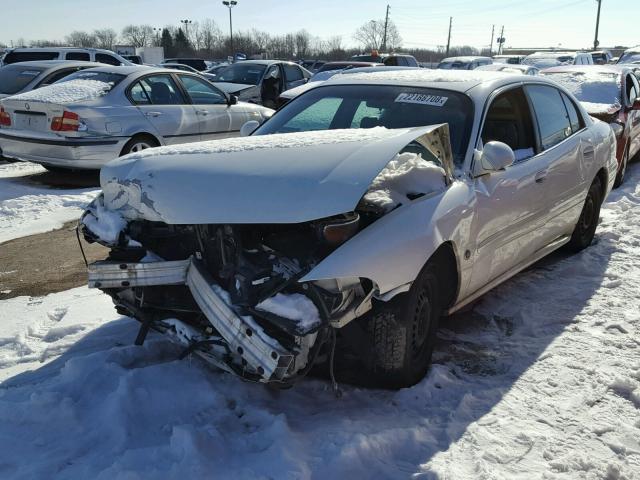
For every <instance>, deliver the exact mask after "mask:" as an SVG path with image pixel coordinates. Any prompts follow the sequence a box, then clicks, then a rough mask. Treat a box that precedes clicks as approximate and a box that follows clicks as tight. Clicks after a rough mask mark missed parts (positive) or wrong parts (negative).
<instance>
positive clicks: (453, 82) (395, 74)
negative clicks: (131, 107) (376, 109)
mask: <svg viewBox="0 0 640 480" xmlns="http://www.w3.org/2000/svg"><path fill="white" fill-rule="evenodd" d="M532 78H534V77H531V76H530V75H519V74H516V73H514V74H505V73H504V72H499V71H497V72H496V71H490V72H487V71H482V72H478V71H476V70H470V71H466V70H427V69H424V68H416V69H406V70H392V71H390V70H384V71H375V72H368V73H354V74H350V75H337V76H335V75H334V76H333V77H331V78H330V79H329V80H327V81H326V82H325V83H324V85H327V84H332V85H338V84H340V85H342V84H344V85H347V84H371V85H406V86H412V87H428V88H444V89H447V90H453V91H457V92H461V93H464V92H467V91H468V90H470V89H472V88H474V87H476V86H478V85H480V84H486V85H488V86H491V85H493V86H494V87H496V88H497V87H498V86H500V85H502V84H508V83H511V82H512V81H513V80H514V79H515V80H520V81H523V80H526V81H527V82H530V81H532ZM536 81H537V80H536ZM549 83H552V82H551V81H549Z"/></svg>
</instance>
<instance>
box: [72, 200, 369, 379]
mask: <svg viewBox="0 0 640 480" xmlns="http://www.w3.org/2000/svg"><path fill="white" fill-rule="evenodd" d="M102 213H103V214H104V212H102ZM94 215H98V213H97V212H96V209H95V208H94V209H91V208H90V209H89V210H87V212H85V215H84V216H83V219H82V232H83V234H84V236H85V239H86V240H88V241H90V242H94V241H97V242H100V243H105V242H103V240H102V239H101V238H100V237H98V236H96V235H95V234H94V233H93V232H92V230H91V229H90V228H87V225H91V220H92V219H91V217H92V216H94ZM377 215H378V213H376V212H374V211H373V208H372V207H371V206H370V210H369V211H363V212H362V213H356V212H352V213H349V214H344V215H339V216H336V217H332V218H329V219H322V220H318V221H314V222H307V223H303V224H295V225H289V224H285V225H167V224H164V223H161V222H150V221H146V220H139V221H132V222H130V223H129V224H128V225H127V228H126V229H123V230H122V231H121V232H120V233H119V235H118V236H117V239H116V240H115V242H113V243H110V244H107V246H109V247H110V248H111V252H110V255H109V257H108V258H107V259H106V260H105V262H98V263H96V264H93V265H91V266H90V267H89V271H90V276H89V283H90V286H93V287H96V288H101V289H102V290H103V291H105V292H106V293H108V294H109V295H111V296H112V298H113V299H114V302H115V304H116V306H117V308H118V310H119V312H120V313H122V314H125V315H129V316H133V317H136V318H138V319H139V320H141V321H142V323H143V326H142V328H143V329H144V328H146V330H148V329H149V328H155V329H158V330H161V331H164V332H167V333H172V334H173V335H174V336H175V337H176V338H177V339H178V340H180V341H181V342H182V343H184V344H185V346H186V347H187V348H188V352H191V351H193V352H199V353H200V354H202V355H203V356H205V357H208V356H219V354H220V353H222V358H224V361H223V365H220V362H219V361H216V364H218V366H221V367H223V368H225V369H226V370H230V371H232V372H233V373H236V374H239V375H240V376H242V377H243V378H245V379H248V380H255V381H261V382H274V381H275V382H281V383H287V382H290V381H294V380H295V379H296V378H297V377H300V376H302V375H304V374H306V372H307V371H308V369H310V368H311V366H312V364H313V361H314V360H315V359H317V357H318V355H319V354H320V351H321V350H322V348H323V346H325V345H328V343H327V342H329V341H330V340H331V338H332V337H331V332H330V330H331V329H332V328H339V327H341V326H344V325H346V324H347V323H348V322H350V321H351V320H353V319H354V318H357V317H359V316H361V315H362V314H364V313H366V311H367V310H369V309H370V308H371V298H372V295H373V293H374V285H373V284H372V283H371V282H370V281H368V280H366V279H358V278H354V279H349V280H345V279H341V280H322V281H315V282H306V283H300V282H299V280H300V279H301V278H302V277H303V276H304V275H305V274H306V273H307V272H309V271H310V270H311V269H312V268H313V267H314V266H315V265H317V264H318V262H320V261H321V260H322V259H323V258H325V257H326V256H327V255H329V254H330V253H331V252H332V251H333V250H334V249H335V248H337V247H338V246H339V245H341V244H342V243H344V242H345V241H346V240H348V239H349V238H350V237H352V236H353V235H355V234H356V233H357V232H358V231H359V230H361V229H362V228H364V227H366V225H367V224H369V223H371V222H373V221H374V220H375V218H376V216H377ZM176 262H183V263H182V264H181V265H180V266H179V267H178V268H182V267H184V268H185V272H186V269H188V268H189V266H194V267H192V268H196V269H197V270H199V271H200V272H201V274H202V275H203V276H205V277H206V283H207V284H208V285H210V286H212V288H213V289H214V294H217V296H218V297H220V298H221V299H222V300H223V301H224V303H226V304H227V305H228V306H229V307H231V309H232V310H233V311H234V312H235V314H236V315H237V316H238V317H240V318H245V319H251V322H250V323H252V324H253V323H255V325H253V330H255V331H258V330H261V334H264V335H265V336H266V337H268V338H269V339H272V340H273V345H272V346H274V347H278V348H279V349H280V350H281V351H282V352H287V354H290V355H279V356H280V357H281V358H280V360H281V362H280V364H278V366H277V368H274V369H273V372H272V376H267V375H266V373H268V369H267V368H265V367H264V366H263V365H261V364H259V362H258V363H257V364H256V363H253V364H252V362H251V361H250V359H247V358H245V356H244V355H243V352H242V351H239V350H238V348H236V349H235V350H231V349H230V348H229V346H228V342H227V341H226V339H225V338H224V336H222V335H221V332H220V331H217V329H216V328H215V326H213V325H212V322H211V320H210V319H209V318H207V315H206V314H204V315H203V311H206V308H202V306H201V305H199V304H198V301H197V299H196V298H195V297H196V295H194V292H193V290H192V289H190V288H189V285H188V281H187V280H186V273H185V281H184V284H180V283H181V282H179V281H175V278H173V279H171V278H168V277H167V276H166V275H170V274H169V273H168V272H169V270H171V269H174V272H173V273H175V268H176V265H175V264H176ZM185 262H186V263H185ZM145 264H146V266H147V268H149V266H151V265H155V266H160V265H167V271H166V272H165V273H161V274H160V277H159V278H158V279H157V280H158V282H162V283H159V284H157V285H153V284H149V283H150V281H149V279H146V280H145V279H143V278H142V276H139V275H134V274H132V273H131V272H135V271H136V270H140V269H141V268H144V267H145ZM114 265H116V272H117V273H116V274H115V276H114V273H113V266H114ZM134 276H135V277H137V278H136V279H134V278H133V277H134ZM105 278H110V279H111V280H114V279H115V283H113V282H111V283H109V282H108V281H105ZM136 280H137V281H138V284H135V282H136ZM151 283H153V281H151ZM167 283H176V284H174V285H169V284H167ZM145 326H146V327H145ZM249 328H251V327H249ZM247 331H248V330H247V329H246V328H245V330H244V332H242V333H243V334H244V335H246V334H247ZM237 333H239V332H233V334H234V335H235V334H237ZM145 334H146V331H142V330H141V335H140V336H139V339H138V342H141V341H142V340H143V339H144V335H145ZM250 335H251V334H250ZM215 350H218V351H217V352H216V351H215ZM285 356H286V357H287V359H286V361H284V360H283V359H282V357H285Z"/></svg>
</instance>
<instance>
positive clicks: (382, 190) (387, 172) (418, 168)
mask: <svg viewBox="0 0 640 480" xmlns="http://www.w3.org/2000/svg"><path fill="white" fill-rule="evenodd" d="M445 175H446V174H445V171H444V169H443V168H442V167H439V166H438V165H436V164H434V163H433V162H430V161H427V160H425V159H423V158H422V156H421V155H419V154H416V153H411V152H404V153H400V154H398V155H396V157H395V158H394V159H393V160H391V161H390V162H389V164H388V165H387V166H386V167H385V168H384V170H382V171H381V172H380V173H379V174H378V176H377V177H376V178H375V179H374V180H373V182H371V187H369V191H368V192H367V193H366V194H365V195H364V197H363V198H364V201H365V202H366V203H368V204H372V205H375V206H376V207H379V208H381V209H383V210H384V211H387V212H388V211H390V210H392V209H394V208H395V207H397V206H398V205H401V204H403V203H406V202H407V200H408V197H407V195H419V194H429V193H432V192H437V191H440V190H444V188H445V187H446V185H447V184H446V182H445Z"/></svg>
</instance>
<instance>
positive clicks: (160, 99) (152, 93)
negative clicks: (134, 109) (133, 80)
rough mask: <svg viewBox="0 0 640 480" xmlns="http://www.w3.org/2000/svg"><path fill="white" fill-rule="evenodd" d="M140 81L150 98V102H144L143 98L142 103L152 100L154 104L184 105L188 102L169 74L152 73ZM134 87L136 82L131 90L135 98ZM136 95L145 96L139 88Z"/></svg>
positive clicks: (132, 96) (147, 97)
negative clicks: (140, 92)
mask: <svg viewBox="0 0 640 480" xmlns="http://www.w3.org/2000/svg"><path fill="white" fill-rule="evenodd" d="M138 83H139V84H140V85H141V86H142V88H143V90H144V93H145V94H146V99H147V100H148V102H144V100H143V101H142V102H141V103H142V104H144V103H149V102H150V103H151V104H152V105H183V104H185V103H186V102H185V99H184V97H183V96H182V94H181V93H180V91H179V90H178V87H177V86H176V84H175V82H174V81H173V79H172V78H171V77H170V76H169V75H151V76H148V77H145V78H142V79H140V80H139V81H138ZM134 88H135V84H134V86H133V87H132V88H131V90H130V95H131V98H132V99H133V98H135V97H134ZM136 95H138V97H137V98H140V99H144V98H145V97H144V96H142V95H141V94H138V91H137V90H136ZM134 101H135V100H134ZM136 103H137V102H136Z"/></svg>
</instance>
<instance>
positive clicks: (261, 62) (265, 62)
mask: <svg viewBox="0 0 640 480" xmlns="http://www.w3.org/2000/svg"><path fill="white" fill-rule="evenodd" d="M236 63H239V64H247V63H248V64H250V65H273V64H276V63H289V64H291V65H296V64H295V63H293V62H289V61H288V60H240V61H239V62H236ZM234 65H235V64H234Z"/></svg>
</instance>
